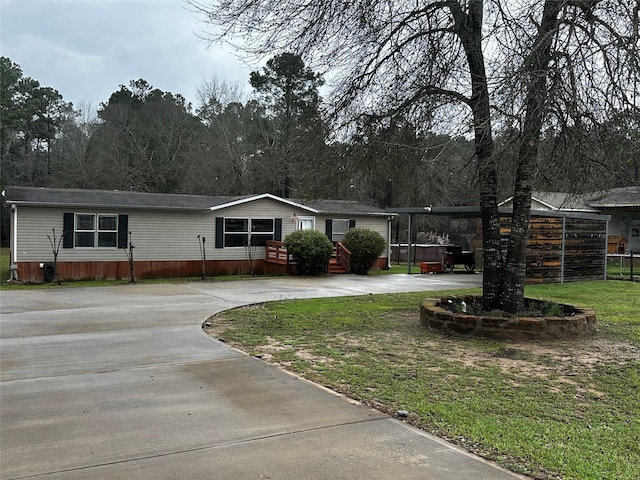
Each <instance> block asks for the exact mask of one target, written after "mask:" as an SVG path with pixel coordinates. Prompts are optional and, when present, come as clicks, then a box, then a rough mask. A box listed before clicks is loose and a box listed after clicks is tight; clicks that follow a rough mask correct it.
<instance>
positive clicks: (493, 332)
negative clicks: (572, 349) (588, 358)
mask: <svg viewBox="0 0 640 480" xmlns="http://www.w3.org/2000/svg"><path fill="white" fill-rule="evenodd" d="M449 300H451V299H449V298H443V299H435V298H427V299H425V300H424V301H423V302H422V305H421V306H420V321H421V323H422V324H423V325H424V326H426V327H429V328H431V329H433V330H437V331H439V332H443V333H447V334H451V335H459V336H469V337H488V338H499V339H506V340H575V339H578V338H586V337H590V336H592V335H594V334H595V333H596V330H597V323H596V314H595V312H594V311H593V310H591V309H588V308H579V307H574V306H572V305H562V306H563V307H568V308H570V309H571V310H573V314H572V315H570V316H564V317H516V316H507V317H502V316H482V315H469V314H466V313H454V312H452V311H451V310H449V309H448V308H445V307H442V306H441V305H443V304H446V303H447V302H448V301H449ZM456 300H457V301H460V300H462V299H460V298H457V299H456ZM464 300H465V302H467V303H468V304H471V303H472V302H474V301H478V300H481V297H475V296H467V297H464ZM528 300H529V301H531V302H536V301H537V300H533V299H528Z"/></svg>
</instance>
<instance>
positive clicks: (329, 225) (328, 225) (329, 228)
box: [324, 218, 333, 240]
mask: <svg viewBox="0 0 640 480" xmlns="http://www.w3.org/2000/svg"><path fill="white" fill-rule="evenodd" d="M324 233H325V234H326V235H327V237H329V240H331V237H332V235H333V220H332V219H330V218H327V220H326V221H325V227H324Z"/></svg>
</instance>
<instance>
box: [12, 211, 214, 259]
mask: <svg viewBox="0 0 640 480" xmlns="http://www.w3.org/2000/svg"><path fill="white" fill-rule="evenodd" d="M65 212H73V213H112V214H119V215H128V216H129V231H130V232H131V234H132V243H133V244H134V245H135V249H134V253H133V255H134V258H135V260H198V259H200V246H199V243H198V235H201V236H204V237H206V239H207V241H206V243H205V245H206V246H207V247H209V245H208V244H209V243H211V247H213V239H214V223H213V218H212V215H211V214H210V213H209V212H172V211H167V210H164V211H149V210H126V209H118V210H115V209H86V208H82V209H80V208H69V207H67V208H35V207H25V206H19V207H18V241H17V256H18V261H19V262H30V261H31V262H33V261H35V262H45V261H51V260H53V253H52V249H51V245H50V243H49V239H48V238H47V235H50V236H51V234H52V232H51V229H52V228H55V229H56V235H57V236H58V238H60V235H61V234H62V231H63V216H64V213H65ZM211 250H213V248H211ZM207 257H208V258H209V249H207ZM58 260H59V261H61V262H74V261H126V260H127V256H126V254H125V252H124V251H123V250H122V249H119V248H62V246H61V247H60V251H59V254H58Z"/></svg>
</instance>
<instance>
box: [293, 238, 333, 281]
mask: <svg viewBox="0 0 640 480" xmlns="http://www.w3.org/2000/svg"><path fill="white" fill-rule="evenodd" d="M284 246H285V247H287V250H288V251H289V253H290V254H291V255H293V258H294V259H295V261H296V262H297V264H298V274H300V275H318V274H320V273H325V272H326V271H327V267H328V265H329V259H330V258H331V254H332V253H333V244H332V243H331V241H330V240H329V239H328V238H327V237H326V235H324V234H323V233H320V232H317V231H315V230H297V231H295V232H292V233H290V234H289V235H287V237H286V238H285V239H284Z"/></svg>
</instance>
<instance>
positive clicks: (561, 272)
mask: <svg viewBox="0 0 640 480" xmlns="http://www.w3.org/2000/svg"><path fill="white" fill-rule="evenodd" d="M566 231H567V216H566V215H562V250H561V252H562V253H561V254H560V283H561V284H562V283H564V244H565V242H566V235H567V234H566Z"/></svg>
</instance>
